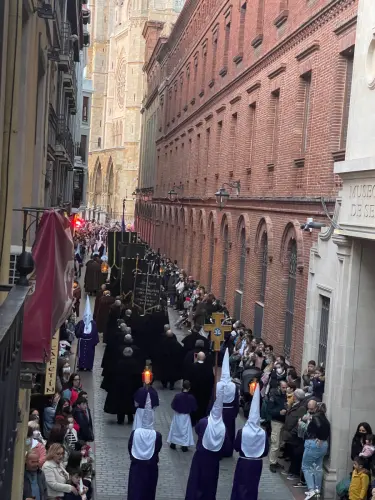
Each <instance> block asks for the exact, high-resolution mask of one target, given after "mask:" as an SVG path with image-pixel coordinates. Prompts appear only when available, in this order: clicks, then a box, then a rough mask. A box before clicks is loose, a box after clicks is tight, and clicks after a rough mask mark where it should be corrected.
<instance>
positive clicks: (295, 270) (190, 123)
mask: <svg viewBox="0 0 375 500" xmlns="http://www.w3.org/2000/svg"><path fill="white" fill-rule="evenodd" d="M356 9H357V2H356V1H355V0H331V1H327V0H289V1H288V0H254V1H245V0H240V2H231V1H229V0H206V1H202V0H187V2H186V4H185V6H184V9H183V11H182V13H181V14H180V17H179V18H178V20H177V22H176V24H175V26H174V27H173V30H172V32H171V34H170V36H169V38H167V37H164V36H163V37H160V36H159V33H161V30H162V26H161V25H152V23H149V24H147V25H146V27H145V30H144V36H145V38H146V41H147V43H146V45H147V49H146V50H147V59H146V60H147V63H146V65H145V72H146V74H147V85H148V90H147V95H146V97H145V100H144V108H143V135H142V154H141V165H140V177H139V188H140V189H141V192H143V194H144V196H143V197H139V200H138V202H137V205H136V223H137V230H138V231H140V233H141V234H142V235H143V236H144V238H145V239H146V240H148V241H150V242H151V244H152V245H153V246H154V247H155V248H157V247H160V248H161V251H162V252H164V253H166V254H167V255H168V256H170V257H171V258H173V259H177V260H178V262H179V264H180V266H181V267H184V268H186V269H187V271H188V273H189V274H192V275H193V276H194V277H195V278H196V279H199V280H200V281H201V283H203V284H205V285H207V287H208V288H209V289H211V290H212V291H213V292H214V294H215V295H217V296H218V297H220V298H221V299H225V300H226V301H227V305H228V307H229V309H230V311H231V312H232V314H233V315H234V316H235V317H239V316H240V317H241V319H242V320H243V321H244V322H245V324H246V325H248V326H250V327H251V328H253V330H254V333H256V334H257V335H262V337H263V338H265V339H266V341H267V342H270V343H272V344H273V345H274V348H275V351H276V352H278V353H282V352H283V351H284V352H285V354H286V355H287V356H288V357H290V359H291V360H292V362H293V363H294V364H296V365H297V366H299V365H300V362H301V357H302V350H303V332H304V320H305V306H306V300H305V299H306V287H307V280H308V272H309V250H310V248H311V246H312V245H313V244H314V242H315V241H316V238H317V237H318V232H317V231H313V232H312V233H310V232H305V231H302V230H301V229H300V224H301V223H304V222H305V221H306V218H307V217H314V219H315V220H325V222H327V223H328V219H327V218H326V216H325V209H327V208H328V210H329V211H330V210H332V208H333V205H332V203H333V201H334V198H335V196H336V194H337V191H338V187H339V180H338V178H335V176H334V173H333V162H334V160H336V159H339V158H343V157H344V156H345V143H346V128H347V119H348V106H349V100H350V88H351V77H352V69H353V49H354V40H355V25H356ZM237 181H240V191H239V195H238V196H236V192H235V189H233V188H231V187H230V185H233V184H236V183H237ZM225 184H227V185H225ZM228 184H229V185H228ZM223 186H224V188H225V189H226V190H227V192H228V193H229V194H230V197H229V200H228V202H227V204H226V206H225V208H223V209H222V210H220V207H219V206H218V205H217V203H216V198H215V192H217V191H218V190H219V189H220V188H221V187H223ZM171 190H172V191H175V192H176V193H177V194H178V197H177V200H175V201H174V202H172V201H171V200H170V199H169V198H170V195H168V192H169V191H171ZM146 193H147V194H148V196H146ZM151 194H152V196H151ZM317 328H318V326H317Z"/></svg>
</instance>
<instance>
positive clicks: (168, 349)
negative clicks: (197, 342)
mask: <svg viewBox="0 0 375 500" xmlns="http://www.w3.org/2000/svg"><path fill="white" fill-rule="evenodd" d="M160 354H161V358H160V361H161V363H160V368H161V373H160V380H161V383H162V384H163V387H164V389H166V388H167V387H168V384H169V388H170V390H171V391H172V390H173V389H174V384H175V382H177V380H180V379H181V378H182V362H183V347H182V345H181V344H180V343H179V341H178V340H177V339H176V338H175V337H174V334H173V332H172V330H168V331H167V332H166V334H165V337H164V339H163V341H162V344H161V352H160Z"/></svg>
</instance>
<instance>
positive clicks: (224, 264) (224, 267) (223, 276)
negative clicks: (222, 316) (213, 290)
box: [220, 224, 229, 300]
mask: <svg viewBox="0 0 375 500" xmlns="http://www.w3.org/2000/svg"><path fill="white" fill-rule="evenodd" d="M228 258H229V229H228V224H225V226H224V229H223V261H222V267H221V283H220V298H221V300H225V292H226V288H227V272H228Z"/></svg>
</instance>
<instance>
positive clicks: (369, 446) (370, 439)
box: [359, 434, 375, 458]
mask: <svg viewBox="0 0 375 500" xmlns="http://www.w3.org/2000/svg"><path fill="white" fill-rule="evenodd" d="M374 452H375V436H374V435H373V434H367V436H366V441H365V445H364V446H363V449H362V451H361V453H360V454H359V456H360V457H366V458H370V457H372V455H373V454H374Z"/></svg>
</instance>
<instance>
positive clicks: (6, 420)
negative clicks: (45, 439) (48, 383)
mask: <svg viewBox="0 0 375 500" xmlns="http://www.w3.org/2000/svg"><path fill="white" fill-rule="evenodd" d="M0 290H1V291H2V292H4V291H9V290H10V291H9V293H8V296H7V298H6V299H5V301H4V302H3V304H2V305H1V306H0V317H1V325H0V401H1V402H2V404H1V405H0V429H1V439H0V498H2V499H4V500H5V499H6V498H7V499H8V498H11V496H12V495H11V490H12V476H13V459H14V448H15V444H16V438H17V423H18V421H19V417H20V416H19V409H18V395H19V388H20V370H21V343H22V324H23V306H24V302H25V299H26V296H27V294H28V291H29V287H28V286H18V285H16V286H14V287H12V288H10V287H8V286H0ZM25 418H27V417H26V416H25Z"/></svg>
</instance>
